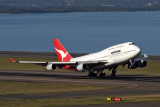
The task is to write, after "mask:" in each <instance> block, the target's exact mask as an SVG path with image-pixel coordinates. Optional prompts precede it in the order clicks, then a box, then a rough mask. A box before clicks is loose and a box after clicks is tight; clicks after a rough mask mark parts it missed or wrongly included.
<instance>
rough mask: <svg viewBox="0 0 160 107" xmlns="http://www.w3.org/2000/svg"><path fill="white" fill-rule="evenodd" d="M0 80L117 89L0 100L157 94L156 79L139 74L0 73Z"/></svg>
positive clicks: (159, 79) (1, 71) (158, 78)
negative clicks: (90, 75) (98, 75)
mask: <svg viewBox="0 0 160 107" xmlns="http://www.w3.org/2000/svg"><path fill="white" fill-rule="evenodd" d="M0 80H7V81H29V82H49V83H65V84H91V85H101V86H116V87H120V88H115V89H109V90H95V91H94V90H93V91H80V92H63V93H47V94H28V95H5V96H0V98H16V99H35V98H65V97H88V96H117V95H119V96H120V95H138V94H142V95H144V94H160V91H159V90H160V84H159V83H160V77H156V76H142V75H119V76H117V77H116V78H111V77H110V76H106V77H103V78H98V77H95V78H93V77H87V73H84V72H47V71H46V72H45V71H13V70H11V71H9V70H0Z"/></svg>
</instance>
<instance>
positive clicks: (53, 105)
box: [0, 94, 160, 107]
mask: <svg viewBox="0 0 160 107" xmlns="http://www.w3.org/2000/svg"><path fill="white" fill-rule="evenodd" d="M107 97H109V96H100V97H78V98H75V97H69V98H43V99H32V100H31V99H24V100H22V99H8V100H7V101H5V99H3V100H1V99H0V107H57V106H59V107H61V106H71V105H74V106H75V105H91V104H108V103H126V102H127V103H130V102H132V103H133V102H152V103H154V102H159V101H160V94H156V95H155V94H149V95H127V96H121V99H122V101H121V102H114V101H107V100H106V98H107ZM115 97H119V96H115Z"/></svg>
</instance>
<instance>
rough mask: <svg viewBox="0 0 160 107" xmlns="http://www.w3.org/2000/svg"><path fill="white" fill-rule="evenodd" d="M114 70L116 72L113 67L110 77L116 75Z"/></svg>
mask: <svg viewBox="0 0 160 107" xmlns="http://www.w3.org/2000/svg"><path fill="white" fill-rule="evenodd" d="M116 72H117V71H116V70H115V69H113V70H112V74H111V77H115V76H116Z"/></svg>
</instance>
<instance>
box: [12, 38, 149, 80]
mask: <svg viewBox="0 0 160 107" xmlns="http://www.w3.org/2000/svg"><path fill="white" fill-rule="evenodd" d="M53 43H54V46H55V50H56V53H57V57H58V60H59V62H47V61H43V62H41V61H15V60H13V59H12V58H10V60H11V61H12V62H17V63H31V64H37V65H43V66H46V70H55V69H56V68H57V67H58V68H60V69H61V68H62V69H67V70H73V71H87V72H88V76H90V77H94V76H105V73H104V72H103V71H104V69H109V71H110V70H112V73H111V76H113V77H114V76H116V75H115V74H116V69H117V67H118V66H119V65H122V66H125V65H126V64H127V65H128V68H129V69H135V68H138V67H145V66H147V61H145V59H147V58H148V56H147V55H145V54H144V57H142V58H138V57H139V56H140V54H141V50H140V48H139V47H138V46H136V45H135V44H134V43H133V42H127V43H122V44H118V45H115V46H111V47H109V48H106V49H104V50H102V51H100V52H97V53H92V54H88V55H84V56H81V57H76V58H72V57H71V55H70V54H69V53H68V52H67V51H66V49H65V48H64V47H63V45H62V44H61V43H60V42H59V40H58V39H54V40H53Z"/></svg>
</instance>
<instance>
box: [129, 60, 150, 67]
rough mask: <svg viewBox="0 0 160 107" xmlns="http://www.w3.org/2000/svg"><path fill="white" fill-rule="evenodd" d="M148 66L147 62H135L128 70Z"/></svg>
mask: <svg viewBox="0 0 160 107" xmlns="http://www.w3.org/2000/svg"><path fill="white" fill-rule="evenodd" d="M146 66H147V61H144V60H140V61H138V62H135V63H134V64H129V65H128V68H129V69H136V68H137V67H146Z"/></svg>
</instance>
